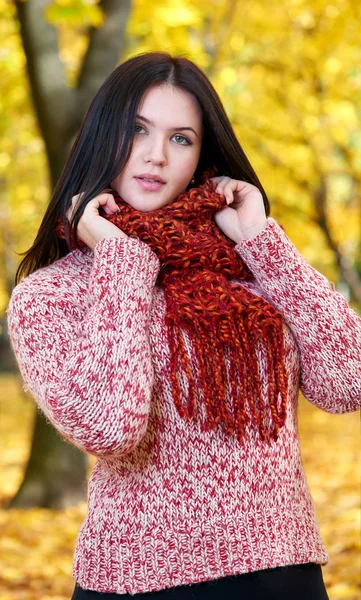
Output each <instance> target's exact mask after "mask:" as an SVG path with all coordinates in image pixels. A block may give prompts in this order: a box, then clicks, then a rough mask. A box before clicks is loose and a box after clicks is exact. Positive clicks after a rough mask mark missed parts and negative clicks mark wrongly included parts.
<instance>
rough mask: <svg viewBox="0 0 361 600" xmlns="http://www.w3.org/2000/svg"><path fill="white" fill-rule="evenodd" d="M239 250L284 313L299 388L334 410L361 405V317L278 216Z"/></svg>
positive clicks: (349, 409)
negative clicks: (296, 361) (294, 351)
mask: <svg viewBox="0 0 361 600" xmlns="http://www.w3.org/2000/svg"><path fill="white" fill-rule="evenodd" d="M235 250H236V252H237V253H238V254H239V255H240V256H241V258H242V259H243V260H244V262H245V263H246V264H247V266H248V267H249V268H250V270H251V271H252V273H253V275H254V277H255V278H256V280H257V283H258V285H259V287H260V288H261V290H262V291H263V292H264V297H265V299H267V300H268V301H269V302H270V303H271V304H272V305H273V306H274V307H275V308H277V309H278V310H279V311H280V312H281V313H282V314H283V316H284V319H285V322H286V323H287V325H288V326H289V328H290V329H291V331H292V333H293V335H294V336H295V339H296V342H297V344H298V347H299V351H300V360H301V365H300V366H301V369H300V388H301V391H302V393H303V394H304V396H305V397H306V398H307V399H308V400H309V401H310V402H312V403H313V404H315V405H317V406H318V407H319V408H321V409H323V410H325V411H326V412H330V413H345V412H352V411H356V410H358V409H359V408H360V405H361V317H360V316H359V315H357V314H356V312H355V311H354V310H352V309H351V308H350V307H349V305H348V304H347V301H346V299H345V298H344V296H343V295H342V294H341V293H339V292H337V291H335V290H334V289H333V288H332V286H331V284H330V282H329V281H328V280H327V279H326V277H325V276H324V275H322V274H321V273H319V272H318V271H316V270H315V269H314V268H313V267H312V266H311V265H310V264H309V263H308V262H307V261H306V259H305V258H304V257H303V256H302V255H301V254H300V253H299V252H298V250H297V248H296V247H295V246H294V245H293V244H292V242H291V241H290V239H289V238H288V237H287V235H286V234H285V232H284V230H283V229H282V227H281V226H280V225H279V224H278V223H277V221H275V220H274V219H273V218H271V217H268V219H267V224H266V227H265V228H264V229H263V230H262V231H261V232H260V233H258V234H257V235H256V236H255V237H254V238H251V239H248V240H242V241H241V242H239V243H238V244H236V246H235Z"/></svg>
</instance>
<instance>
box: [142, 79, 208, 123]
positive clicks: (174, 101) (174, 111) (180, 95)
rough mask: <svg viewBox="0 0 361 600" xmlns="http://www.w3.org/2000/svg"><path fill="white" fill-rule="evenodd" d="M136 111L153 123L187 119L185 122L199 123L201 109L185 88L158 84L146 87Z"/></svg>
mask: <svg viewBox="0 0 361 600" xmlns="http://www.w3.org/2000/svg"><path fill="white" fill-rule="evenodd" d="M138 112H139V113H141V114H142V115H143V116H144V117H148V118H149V119H151V120H152V121H154V122H155V124H160V123H164V121H165V120H167V121H169V122H172V121H174V119H175V117H176V118H177V120H179V118H181V119H182V120H185V119H187V123H184V124H185V125H187V124H189V125H190V124H191V122H192V124H194V125H197V124H198V125H199V124H200V123H201V120H202V111H201V109H200V107H199V104H198V102H197V100H196V99H195V98H194V96H193V95H192V94H189V93H188V92H186V91H185V90H182V89H180V88H176V87H174V86H170V85H159V86H153V87H151V88H148V90H147V91H146V92H145V94H144V95H143V98H142V100H141V102H140V103H139V108H138Z"/></svg>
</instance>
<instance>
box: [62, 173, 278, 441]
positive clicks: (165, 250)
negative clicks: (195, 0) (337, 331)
mask: <svg viewBox="0 0 361 600" xmlns="http://www.w3.org/2000/svg"><path fill="white" fill-rule="evenodd" d="M113 193H114V198H115V200H116V203H117V204H118V206H120V207H121V211H120V213H119V214H116V215H107V214H106V213H105V212H104V211H103V209H102V208H101V207H100V209H99V212H100V214H102V216H103V217H105V218H106V219H108V220H109V221H111V222H112V223H114V225H117V226H118V227H120V229H121V230H122V231H124V233H126V234H127V235H129V236H134V237H137V238H139V239H141V240H142V241H144V242H146V243H147V244H148V245H149V247H150V248H151V249H152V250H153V252H154V253H155V254H156V255H157V256H158V258H159V260H160V263H161V269H160V272H159V276H158V279H157V285H160V286H162V287H163V289H164V294H165V300H166V306H167V312H166V324H167V330H168V340H169V346H170V352H171V357H170V368H171V381H172V385H173V398H174V402H175V405H176V407H177V410H178V413H179V415H180V416H181V417H182V418H185V419H190V418H194V419H198V418H199V416H200V408H201V405H202V404H203V411H204V414H205V419H204V422H203V424H202V429H203V430H209V429H213V428H215V427H216V426H217V424H220V425H221V426H222V427H223V428H224V430H225V432H226V433H227V434H228V435H232V434H233V432H235V434H236V436H237V439H238V441H239V442H241V441H242V436H243V433H244V429H245V426H246V424H247V422H250V421H252V422H253V423H254V424H257V425H258V429H259V433H260V436H261V439H262V440H263V441H269V442H270V441H271V440H272V439H273V440H277V438H278V431H279V429H280V427H282V426H283V425H284V423H285V419H286V400H287V384H288V376H287V371H286V368H285V364H284V344H283V317H282V315H281V313H279V312H277V311H276V309H275V308H274V307H273V306H271V305H270V304H268V303H267V302H266V301H265V300H264V299H263V298H260V297H258V296H255V295H254V294H252V293H251V292H249V291H248V290H247V289H246V288H245V287H244V286H243V285H242V283H239V282H240V281H250V280H253V279H254V277H253V275H252V274H251V272H250V270H249V269H248V267H247V266H246V264H245V263H244V262H243V260H242V259H241V257H240V256H239V255H238V254H237V252H236V251H235V250H234V245H235V244H234V242H233V241H231V240H230V239H229V238H228V237H226V236H225V235H224V234H223V233H222V232H221V230H220V229H219V228H218V227H217V225H216V223H215V222H214V220H213V219H212V217H213V215H214V214H215V213H216V212H217V211H218V210H220V209H221V208H223V207H224V206H226V201H225V197H224V196H223V195H221V194H217V193H215V192H214V188H213V185H212V182H210V181H209V180H208V179H207V178H205V179H204V183H203V184H201V185H200V186H199V187H195V188H193V189H191V190H189V191H187V192H183V193H181V194H180V195H179V196H178V197H177V198H176V199H175V200H174V201H173V202H171V203H170V204H168V205H166V206H164V207H162V208H160V209H156V210H152V211H150V212H146V213H144V212H142V211H139V210H136V209H134V208H132V207H131V206H130V205H129V204H127V203H126V202H125V201H124V200H123V199H122V198H120V197H119V196H118V195H117V194H116V192H113ZM66 227H68V225H67V220H66ZM56 234H57V235H58V236H59V237H61V238H65V235H64V234H65V232H64V224H63V221H62V219H60V220H59V222H58V225H57V228H56ZM72 236H73V232H72ZM72 236H71V238H70V239H72V246H73V247H75V245H74V237H72ZM78 242H79V246H80V247H82V246H85V244H84V242H82V240H80V239H79V238H78ZM234 280H237V281H234ZM185 333H187V334H188V338H190V340H191V344H192V347H193V349H194V353H195V354H194V356H195V357H196V364H194V362H193V361H191V360H190V357H189V352H187V349H186V339H185V336H184V334H185ZM260 359H261V362H262V372H263V377H262V378H261V371H260ZM227 364H228V369H227V368H226V367H227ZM264 367H266V373H265V368H264ZM181 373H183V377H184V376H185V378H186V382H187V384H186V387H187V388H188V389H187V393H186V392H185V390H184V387H185V385H184V382H183V385H182V377H181ZM267 397H268V401H267ZM182 398H183V403H182ZM271 421H273V427H272V424H271Z"/></svg>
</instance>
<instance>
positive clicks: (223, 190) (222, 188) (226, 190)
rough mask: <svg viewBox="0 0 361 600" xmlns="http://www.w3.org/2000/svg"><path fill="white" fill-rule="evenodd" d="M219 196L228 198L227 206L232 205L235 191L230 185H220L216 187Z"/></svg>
mask: <svg viewBox="0 0 361 600" xmlns="http://www.w3.org/2000/svg"><path fill="white" fill-rule="evenodd" d="M215 191H216V192H217V194H223V196H225V198H226V202H227V204H231V202H233V191H232V188H231V187H229V184H227V183H225V184H220V185H218V186H217V187H216V190H215Z"/></svg>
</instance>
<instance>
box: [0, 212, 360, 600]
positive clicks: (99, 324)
mask: <svg viewBox="0 0 361 600" xmlns="http://www.w3.org/2000/svg"><path fill="white" fill-rule="evenodd" d="M235 249H236V251H237V252H238V253H239V254H240V256H241V257H242V259H243V260H244V261H245V263H246V264H247V265H248V267H249V268H250V270H251V271H252V273H253V275H254V277H255V279H254V280H253V281H244V282H243V283H242V285H244V286H245V287H246V288H247V290H248V291H250V292H251V293H253V294H254V295H255V297H263V298H265V299H266V300H267V301H268V302H270V303H271V304H273V306H274V307H275V308H276V309H277V310H278V311H281V312H282V314H283V316H284V320H285V326H284V344H285V360H286V367H287V371H288V375H289V387H288V398H287V418H286V422H285V425H284V427H282V428H281V429H280V432H279V438H278V440H277V442H276V443H273V444H271V445H268V444H264V443H263V442H262V440H261V438H260V435H259V431H258V428H257V427H256V426H255V425H254V424H253V423H252V422H249V423H247V425H246V430H245V434H244V440H243V445H240V444H239V443H238V441H237V440H236V439H234V438H232V437H230V436H228V435H226V433H225V432H224V431H223V430H222V429H220V428H216V429H213V430H210V431H207V432H204V431H201V429H200V424H199V422H197V421H188V420H184V419H182V418H181V417H180V415H179V413H178V411H177V410H176V407H175V405H174V402H173V401H172V385H171V380H170V376H169V374H170V349H169V345H168V340H167V329H166V325H165V312H166V306H165V299H164V290H163V289H162V288H160V287H158V286H157V285H156V280H157V276H158V274H159V269H160V262H159V259H158V257H157V256H156V255H155V253H154V252H153V251H152V250H151V249H150V248H149V246H148V245H147V244H146V243H145V242H143V241H141V240H138V239H134V238H106V239H103V240H101V241H100V242H99V243H98V244H97V245H96V247H95V248H94V252H93V251H91V250H90V249H88V251H87V252H86V255H83V254H82V253H81V252H80V250H75V251H73V252H71V253H69V254H68V255H67V256H65V257H63V258H61V259H60V260H58V261H57V262H56V263H53V264H51V265H49V266H47V267H44V268H42V269H39V270H38V271H36V272H35V273H33V274H31V275H29V276H28V277H26V278H25V279H23V280H22V281H21V282H20V284H19V285H18V286H16V287H15V289H14V290H13V293H12V295H11V298H10V301H9V304H8V308H7V316H8V328H9V334H10V339H11V343H12V347H13V350H14V353H15V356H16V358H17V361H18V364H19V368H20V371H21V374H22V377H23V379H24V384H25V387H24V389H25V390H28V391H29V392H30V393H31V394H32V395H33V397H34V399H35V401H36V402H37V405H38V407H39V409H40V410H42V411H43V413H44V414H45V415H46V417H47V419H48V420H49V421H50V422H51V423H52V424H53V425H54V427H55V428H56V429H57V430H58V432H59V433H60V434H61V435H62V436H63V437H64V438H65V439H67V440H68V441H69V442H70V443H72V444H74V445H75V446H77V447H78V448H80V449H81V450H82V451H84V452H87V453H90V454H93V455H95V456H97V459H98V460H97V463H96V465H95V467H94V469H93V471H92V473H91V476H90V480H89V484H88V511H87V515H86V518H85V520H84V523H83V524H82V526H81V528H80V531H79V534H78V537H77V541H76V547H75V554H74V563H73V577H74V580H75V581H77V582H78V583H79V584H80V586H81V587H82V588H85V589H90V590H96V591H99V592H115V593H118V594H125V593H130V594H135V593H142V592H148V591H156V590H161V589H165V588H170V587H173V586H179V585H185V584H192V583H196V582H201V581H206V580H211V579H216V578H220V577H225V576H227V575H235V574H240V573H246V572H250V571H256V570H261V569H267V568H274V567H277V566H284V565H289V564H297V563H306V562H316V563H319V564H321V565H324V564H326V563H327V562H328V560H329V557H328V554H327V551H326V549H325V547H324V544H323V542H322V539H321V536H320V531H319V527H318V524H317V521H316V517H315V511H314V505H313V501H312V498H311V495H310V492H309V488H308V486H307V482H306V478H305V474H304V469H303V465H302V460H301V455H300V447H299V435H298V424H297V405H298V391H299V389H301V390H302V392H303V393H304V395H305V396H306V398H308V399H309V401H310V402H312V403H314V404H316V405H317V406H319V407H320V408H321V409H322V410H325V411H327V412H331V413H339V414H341V413H345V412H351V411H355V410H358V409H359V408H360V405H361V318H360V317H359V316H358V315H357V314H356V313H355V312H354V311H353V310H352V309H351V308H350V307H349V306H348V304H347V302H346V300H345V298H344V297H343V296H342V295H341V294H340V293H339V292H337V291H335V290H334V289H332V287H331V285H330V283H329V282H328V281H327V279H326V278H325V277H324V276H323V275H321V274H320V273H318V272H317V271H316V270H315V269H314V268H313V267H311V266H310V265H309V264H308V263H307V261H306V260H305V259H304V258H303V257H302V256H301V255H300V253H299V252H298V251H297V249H296V248H295V246H294V245H293V244H292V242H291V241H290V240H289V238H288V237H287V236H286V234H285V233H284V231H283V230H282V228H281V227H280V226H279V225H278V223H277V222H276V221H275V220H274V219H272V218H271V217H269V218H268V219H267V225H266V227H265V228H264V229H263V231H262V232H260V233H259V234H258V235H257V236H255V237H254V238H252V239H250V240H243V241H242V242H240V243H239V244H237V245H236V246H235ZM235 283H236V282H235ZM183 335H184V345H185V347H186V348H187V352H189V355H190V357H191V358H192V356H193V348H192V344H191V341H190V338H189V336H188V335H187V332H186V331H184V332H183ZM258 359H259V372H260V378H261V381H262V382H263V393H264V396H265V397H267V391H268V390H267V379H266V378H265V375H264V373H265V366H266V364H267V363H266V357H265V356H264V354H263V353H262V350H261V349H259V354H258ZM191 364H193V361H191ZM227 368H230V365H229V363H228V364H227ZM187 385H188V383H187V379H186V378H184V377H183V378H182V388H183V390H184V393H186V392H187Z"/></svg>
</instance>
